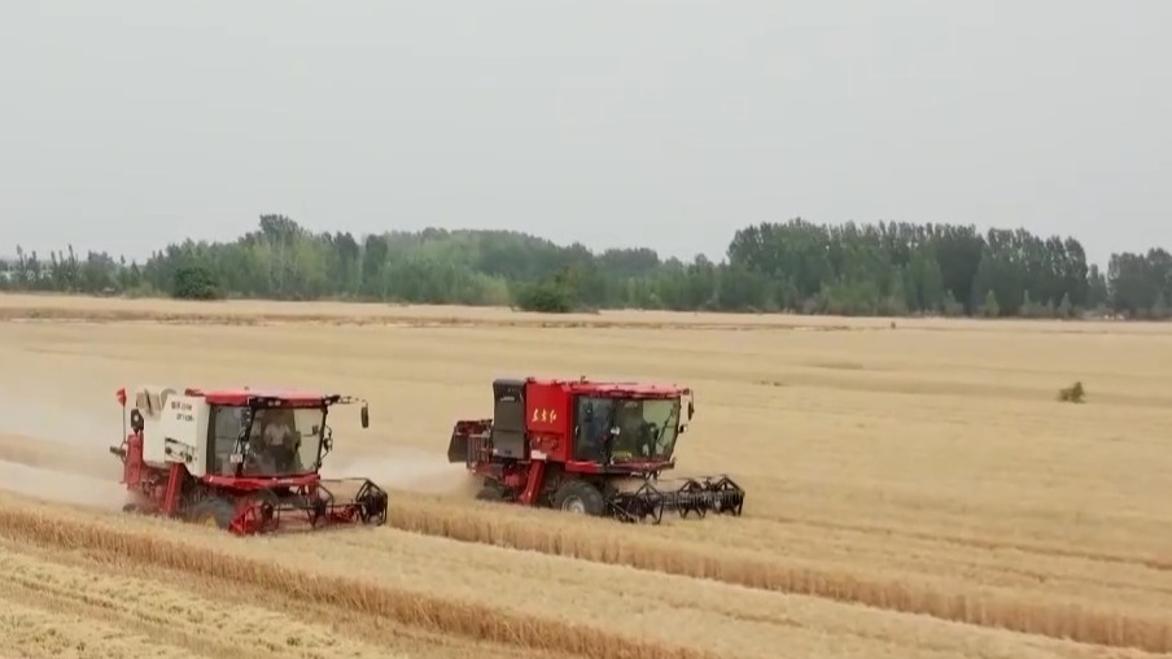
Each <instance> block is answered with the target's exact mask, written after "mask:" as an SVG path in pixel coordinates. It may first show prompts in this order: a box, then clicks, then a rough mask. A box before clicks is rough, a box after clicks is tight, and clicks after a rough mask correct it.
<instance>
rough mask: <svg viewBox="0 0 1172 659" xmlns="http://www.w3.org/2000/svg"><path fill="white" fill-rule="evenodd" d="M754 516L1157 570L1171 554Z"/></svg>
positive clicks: (1170, 563)
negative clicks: (1062, 545)
mask: <svg viewBox="0 0 1172 659" xmlns="http://www.w3.org/2000/svg"><path fill="white" fill-rule="evenodd" d="M757 518H758V519H765V520H769V521H772V522H777V523H779V524H794V525H801V526H806V527H810V528H814V529H827V530H832V531H854V532H857V533H870V534H877V535H883V536H888V537H889V536H892V535H899V536H903V537H905V538H911V539H915V540H931V541H933V542H942V543H947V544H951V545H957V546H962V547H974V548H977V549H1012V550H1014V551H1020V552H1023V553H1029V554H1037V555H1039V556H1057V557H1062V558H1081V559H1086V560H1090V561H1099V562H1102V563H1118V564H1122V565H1139V566H1142V567H1146V568H1151V569H1153V570H1159V571H1161V572H1167V571H1172V556H1169V557H1168V558H1162V557H1159V556H1150V555H1141V554H1133V555H1128V554H1122V553H1108V552H1104V551H1094V550H1087V549H1079V548H1076V547H1061V546H1057V545H1053V544H1043V543H1041V542H1024V541H1010V540H998V539H995V538H980V537H976V536H964V535H949V534H946V533H926V532H923V531H915V530H912V529H898V528H892V527H890V526H875V525H868V524H849V523H845V522H828V521H825V520H817V519H805V518H798V517H789V516H786V515H780V514H768V513H766V514H758V515H757Z"/></svg>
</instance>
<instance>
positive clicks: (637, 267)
mask: <svg viewBox="0 0 1172 659" xmlns="http://www.w3.org/2000/svg"><path fill="white" fill-rule="evenodd" d="M0 288H4V289H7V290H18V291H58V292H70V293H85V294H106V295H110V294H121V295H132V296H153V295H170V296H174V297H182V298H203V299H211V298H219V297H242V298H273V299H290V300H312V299H350V300H372V301H373V300H377V301H391V302H406V303H429V304H472V305H502V306H513V307H517V308H522V309H528V310H540V311H555V312H564V311H572V310H581V309H602V308H639V309H671V310H680V311H696V310H703V311H750V312H783V311H784V312H800V313H817V314H844V315H892V316H895V315H909V314H923V315H947V316H962V315H968V316H987V317H1065V318H1073V317H1080V316H1084V315H1088V314H1093V315H1108V314H1119V315H1123V316H1126V317H1129V318H1156V319H1163V318H1168V317H1170V316H1172V312H1170V310H1169V301H1170V300H1172V255H1170V254H1169V253H1168V252H1166V251H1165V250H1163V249H1158V248H1157V249H1151V250H1149V251H1148V252H1147V253H1146V254H1132V253H1122V254H1114V255H1112V257H1111V260H1110V263H1109V267H1108V269H1107V272H1105V273H1104V272H1102V271H1101V270H1100V269H1099V268H1098V267H1097V266H1096V265H1094V264H1088V263H1087V258H1086V254H1085V252H1084V250H1083V247H1082V245H1081V244H1080V243H1079V242H1078V241H1077V240H1075V239H1074V238H1065V239H1063V238H1059V237H1050V238H1042V237H1039V236H1036V235H1034V234H1032V233H1030V232H1028V231H1026V230H1024V229H1017V230H1002V229H991V230H989V231H988V232H985V233H981V232H979V231H977V229H976V228H975V227H973V226H958V225H950V224H909V223H884V222H880V223H878V224H855V223H847V224H843V225H819V224H812V223H810V222H806V221H804V220H801V219H794V220H790V221H789V222H785V223H764V224H759V225H755V226H750V227H746V228H744V229H741V230H739V231H737V232H736V234H735V235H734V237H733V239H732V241H731V243H730V244H729V246H728V250H727V253H726V259H725V260H724V261H723V262H720V263H714V262H712V261H711V260H709V259H707V258H705V257H704V256H702V255H701V256H697V257H696V258H695V259H693V260H692V261H690V262H684V261H681V260H679V259H675V258H669V259H666V260H663V259H661V258H660V257H659V255H658V254H657V253H656V252H655V251H654V250H651V249H647V248H622V249H608V250H605V251H603V252H600V253H595V252H592V251H591V250H589V249H587V248H586V247H584V246H582V245H580V244H577V243H575V244H572V245H569V246H561V245H557V244H555V243H553V242H552V241H549V240H545V239H542V238H536V237H533V236H530V235H527V234H523V233H518V232H513V231H482V230H457V231H448V230H443V229H425V230H422V231H418V232H403V231H392V232H388V233H384V234H379V235H368V236H364V237H361V238H355V237H354V236H353V235H351V234H349V233H314V232H311V231H308V230H306V229H304V228H303V227H301V226H299V225H298V224H297V223H295V222H294V221H293V220H291V219H289V218H287V217H285V216H281V215H264V216H262V217H261V218H260V225H259V228H258V229H257V230H256V231H252V232H249V233H247V234H245V235H244V236H242V237H240V238H238V239H236V240H234V241H232V242H214V243H208V242H193V241H190V240H189V241H187V242H184V243H182V244H173V245H169V246H167V247H166V248H165V249H163V250H161V251H158V252H155V253H154V254H152V255H151V256H150V258H148V259H147V260H146V261H145V262H144V263H141V264H140V263H137V262H129V263H128V262H127V261H126V260H125V259H121V258H120V259H115V258H113V257H111V256H109V255H107V254H105V253H97V252H89V253H87V254H86V255H85V256H84V257H81V256H79V255H77V254H75V253H74V252H73V249H72V247H69V248H68V249H66V250H64V251H60V252H53V253H51V254H49V255H48V257H47V258H45V257H42V256H38V255H37V254H36V253H35V252H33V253H28V252H25V251H24V250H23V249H21V248H20V247H19V246H17V247H16V258H15V259H13V260H11V261H4V262H0Z"/></svg>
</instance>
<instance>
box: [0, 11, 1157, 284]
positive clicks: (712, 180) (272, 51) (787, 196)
mask: <svg viewBox="0 0 1172 659" xmlns="http://www.w3.org/2000/svg"><path fill="white" fill-rule="evenodd" d="M1170 25H1172V2H1168V1H1167V0H1151V1H1141V0H1135V1H1130V2H1128V1H1123V2H1100V1H1097V0H1096V1H1093V2H1092V1H1082V2H1078V1H1070V0H1067V1H1047V2H1041V1H1028V0H1026V1H1002V0H997V1H982V2H942V1H939V0H936V1H928V0H885V1H883V2H864V1H858V2H834V1H826V0H818V1H815V0H810V1H806V2H785V1H779V0H775V1H772V2H749V1H742V2H733V1H731V0H727V1H724V2H721V1H718V0H713V1H704V2H701V1H693V2H688V1H685V0H674V1H671V2H648V1H642V2H636V1H630V2H605V1H602V0H593V1H582V2H564V1H555V0H532V1H521V0H493V1H489V2H485V1H471V0H460V1H454V0H453V1H448V2H443V1H426V2H412V3H403V2H390V1H381V2H359V1H352V2H341V1H339V2H320V1H319V2H290V1H287V0H282V1H279V2H278V1H271V2H259V1H258V2H217V1H204V2H187V3H177V2H158V1H142V2H127V1H122V0H110V1H106V2H91V1H88V0H87V1H84V2H32V1H27V2H16V1H14V2H5V3H3V6H2V8H0V252H5V253H10V252H11V251H12V250H13V245H14V244H15V243H20V244H23V245H24V246H25V247H26V248H27V247H35V248H37V249H39V250H42V251H45V250H48V249H49V248H56V247H60V246H62V245H63V244H64V243H65V242H67V241H70V242H72V243H73V244H74V245H75V247H78V248H82V249H86V248H101V249H108V250H111V251H113V252H114V253H125V254H126V255H127V256H138V257H139V258H142V257H145V256H146V254H147V253H148V252H149V251H150V250H151V249H154V248H158V247H161V246H163V245H164V244H165V243H167V242H169V241H175V240H180V239H182V238H185V237H188V236H190V237H194V238H197V239H229V238H232V237H235V236H236V235H239V234H240V233H242V232H244V231H246V230H249V229H251V228H253V227H254V226H255V224H256V216H257V215H258V214H260V213H262V212H268V211H272V212H283V213H286V214H288V215H291V216H292V217H293V218H294V219H296V220H297V221H298V222H300V223H302V224H303V225H305V226H308V227H310V228H313V229H329V230H334V229H343V230H350V231H353V232H356V233H369V232H381V231H384V230H388V229H413V228H421V227H424V226H428V225H436V226H443V227H449V228H458V227H479V228H510V229H519V230H524V231H529V232H532V233H536V234H539V235H543V236H546V237H549V238H552V239H555V240H557V241H559V242H569V241H573V240H579V241H582V242H584V243H585V244H587V245H588V246H590V247H593V248H604V247H609V246H629V245H647V246H652V247H654V248H656V249H658V250H659V251H660V252H661V253H664V254H666V255H678V256H685V257H690V256H692V255H693V254H695V253H697V252H704V253H707V254H708V255H710V256H713V257H717V258H719V257H722V256H723V253H724V249H725V247H726V246H727V244H728V240H729V239H730V238H731V236H732V233H733V231H734V230H735V229H737V228H739V227H742V226H745V225H747V224H749V223H756V222H761V221H766V220H785V219H788V218H790V217H793V216H797V215H801V216H803V217H805V218H807V219H811V220H814V221H827V222H839V221H845V220H850V219H854V220H879V219H904V220H913V221H952V222H961V223H975V224H977V225H978V226H980V227H982V228H984V227H988V226H990V225H992V226H1004V227H1017V226H1025V227H1028V228H1030V229H1032V230H1034V231H1037V232H1040V233H1044V234H1050V233H1055V232H1058V233H1062V234H1064V235H1065V234H1072V235H1074V236H1076V237H1078V238H1079V239H1080V240H1082V241H1083V242H1084V244H1085V245H1086V246H1087V249H1088V253H1089V255H1090V256H1091V258H1092V259H1094V260H1096V261H1099V262H1101V263H1102V262H1105V260H1106V257H1107V255H1108V254H1109V253H1110V252H1111V251H1113V250H1123V249H1131V250H1138V249H1145V248H1147V247H1149V246H1152V245H1157V244H1161V245H1164V246H1166V247H1172V185H1170V183H1172V128H1170V125H1169V122H1170V119H1172V39H1169V38H1168V28H1169V26H1170Z"/></svg>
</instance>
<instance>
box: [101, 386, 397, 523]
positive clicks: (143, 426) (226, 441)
mask: <svg viewBox="0 0 1172 659" xmlns="http://www.w3.org/2000/svg"><path fill="white" fill-rule="evenodd" d="M118 400H119V402H120V403H121V404H122V406H123V409H124V414H125V408H126V406H127V403H128V400H127V396H126V391H125V389H122V390H119V391H118ZM355 403H360V404H361V405H362V411H361V420H362V426H363V427H364V428H365V427H368V426H369V423H370V421H369V419H370V417H369V411H368V407H367V404H366V402H365V401H362V400H360V399H357V398H352V397H349V396H339V395H335V394H329V395H325V394H315V393H304V392H278V391H253V390H250V389H238V390H219V391H204V390H200V389H184V390H178V389H175V388H169V387H149V386H148V387H140V388H138V389H137V390H136V391H135V392H134V399H133V407H132V408H131V410H130V432H129V433H125V432H124V437H125V439H124V440H123V441H122V443H121V444H120V445H119V446H115V447H111V449H110V451H111V452H112V453H114V454H115V455H117V456H118V457H119V458H120V459H121V460H122V465H123V474H122V482H123V483H124V484H125V485H126V487H127V490H128V492H129V493H130V499H131V501H130V503H128V504H127V506H126V508H127V510H133V511H137V512H143V513H148V514H159V515H164V516H169V517H178V518H181V519H186V520H189V521H194V522H202V523H209V524H215V525H217V526H219V527H221V528H224V529H228V530H230V531H232V532H233V533H236V534H239V535H251V534H255V533H266V532H270V531H275V530H277V529H278V528H282V529H284V528H287V527H295V526H303V527H308V528H317V527H319V526H324V525H331V524H353V523H364V524H382V523H384V522H385V521H386V516H387V495H386V492H384V491H383V490H382V489H381V488H379V487H378V486H377V485H375V484H374V483H373V482H371V481H370V480H368V479H365V478H357V479H332V480H325V479H322V478H321V476H320V473H319V472H320V469H321V465H322V461H323V460H324V459H325V456H326V455H327V454H328V453H329V452H330V451H331V450H332V448H333V431H332V430H331V429H330V427H329V426H328V425H327V424H326V419H327V416H328V414H329V410H330V408H331V407H332V406H334V405H340V404H355ZM124 418H125V417H124Z"/></svg>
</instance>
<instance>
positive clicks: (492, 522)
mask: <svg viewBox="0 0 1172 659" xmlns="http://www.w3.org/2000/svg"><path fill="white" fill-rule="evenodd" d="M399 502H400V505H398V506H396V507H394V508H393V509H392V513H391V525H392V526H394V527H395V528H398V529H401V530H406V531H415V532H419V533H425V534H429V535H437V536H443V537H447V538H451V539H455V540H462V541H466V542H480V543H486V544H493V545H498V546H504V547H511V548H514V549H524V550H531V551H538V552H543V553H547V554H554V555H559V556H566V557H572V558H579V559H584V560H589V561H595V562H600V563H610V564H620V565H627V566H630V567H634V568H638V569H644V570H653V571H658V572H665V573H668V574H677V575H682V576H689V577H696V578H705V579H713V580H717V581H723V582H726V583H731V584H737V585H742V586H748V587H751V588H758V589H763V590H773V591H779V592H785V593H793V594H800V595H813V596H816V597H822V598H827V599H832V600H836V601H841V602H849V603H855V604H863V605H867V606H872V607H877V608H882V609H889V610H893V611H899V612H903V613H917V614H923V615H929V616H933V617H936V618H940V619H944V620H950V621H955V622H963V623H968V624H974V625H981V626H986V627H999V628H1002V629H1008V630H1012V631H1017V632H1024V633H1027V634H1038V635H1042V636H1049V637H1053V638H1062V639H1071V640H1075V641H1079V642H1082V643H1092V644H1097V645H1107V646H1116V647H1133V648H1138V649H1141V650H1146V651H1149V652H1172V621H1170V620H1168V619H1167V618H1166V617H1155V616H1145V615H1142V614H1139V613H1133V612H1124V611H1113V610H1110V609H1107V608H1096V607H1092V606H1088V605H1084V604H1079V603H1062V602H1054V601H1046V600H1041V599H1033V598H1028V597H1023V596H1014V595H1011V594H1007V593H1003V592H997V591H994V590H992V589H982V588H978V587H972V588H969V589H967V590H957V589H955V588H954V587H949V588H945V587H942V586H941V584H938V583H934V582H932V581H929V580H920V581H919V582H918V583H916V582H909V581H906V580H885V579H882V578H879V577H867V576H859V575H857V574H852V573H848V572H843V571H838V570H827V569H825V568H819V567H817V566H809V565H796V564H789V565H787V564H782V563H780V562H778V561H765V560H762V559H761V558H760V557H757V556H754V555H746V554H744V553H741V552H737V551H735V550H721V551H713V548H712V547H700V546H697V545H695V544H694V543H686V542H676V541H667V540H660V539H639V540H630V539H629V538H621V537H620V535H618V534H615V533H608V532H606V531H602V532H600V527H599V525H598V524H575V526H567V525H561V524H556V523H551V522H549V521H546V520H542V521H543V522H545V523H540V522H538V523H534V522H535V520H534V519H532V518H535V517H538V516H542V517H544V515H542V513H541V512H540V511H522V512H523V514H522V515H519V516H516V517H512V518H510V517H507V516H505V515H493V516H485V515H478V514H476V511H475V510H470V509H469V508H468V507H467V506H455V505H451V504H445V503H443V502H441V501H437V500H434V499H428V498H425V497H412V498H411V501H410V503H409V504H407V505H403V497H402V496H400V498H399ZM575 521H576V522H577V521H580V520H575Z"/></svg>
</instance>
